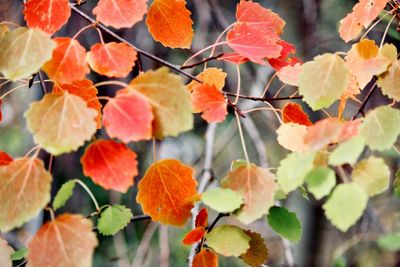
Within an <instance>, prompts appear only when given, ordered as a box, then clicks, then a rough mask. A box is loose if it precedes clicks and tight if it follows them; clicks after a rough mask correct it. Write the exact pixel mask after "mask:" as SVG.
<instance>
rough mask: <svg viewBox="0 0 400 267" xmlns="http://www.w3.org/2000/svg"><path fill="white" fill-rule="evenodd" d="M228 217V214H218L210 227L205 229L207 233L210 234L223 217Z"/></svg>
mask: <svg viewBox="0 0 400 267" xmlns="http://www.w3.org/2000/svg"><path fill="white" fill-rule="evenodd" d="M229 215H230V214H229V213H218V216H217V218H215V220H214V221H213V222H212V223H211V224H210V226H208V227H207V233H209V232H211V231H212V230H213V229H214V227H215V225H216V224H217V222H218V221H219V220H221V219H222V218H223V217H227V216H229Z"/></svg>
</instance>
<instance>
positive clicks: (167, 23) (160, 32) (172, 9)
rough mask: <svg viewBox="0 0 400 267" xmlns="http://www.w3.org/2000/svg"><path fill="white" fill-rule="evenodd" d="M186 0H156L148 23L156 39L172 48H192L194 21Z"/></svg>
mask: <svg viewBox="0 0 400 267" xmlns="http://www.w3.org/2000/svg"><path fill="white" fill-rule="evenodd" d="M190 15H191V13H190V11H189V10H188V9H187V8H186V1H184V0H154V2H153V4H151V6H150V8H149V11H148V13H147V19H146V24H147V27H148V28H149V31H150V34H151V35H152V36H153V38H154V39H155V40H156V41H159V42H161V43H162V44H163V45H164V46H166V47H170V48H190V45H191V43H192V39H193V29H192V24H193V21H192V19H191V18H190Z"/></svg>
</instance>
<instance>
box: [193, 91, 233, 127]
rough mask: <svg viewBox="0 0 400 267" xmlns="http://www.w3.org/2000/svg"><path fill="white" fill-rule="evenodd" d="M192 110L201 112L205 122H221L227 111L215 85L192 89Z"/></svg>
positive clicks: (222, 97)
mask: <svg viewBox="0 0 400 267" xmlns="http://www.w3.org/2000/svg"><path fill="white" fill-rule="evenodd" d="M191 99H192V104H193V108H194V109H195V110H196V109H198V110H200V111H202V112H203V115H202V116H201V117H202V118H203V119H205V120H206V121H207V122H223V121H224V120H225V117H226V115H227V114H228V111H227V103H226V100H225V97H224V95H223V94H222V92H221V91H220V90H218V89H217V88H216V87H215V85H209V84H206V83H203V84H199V85H196V86H194V87H193V92H192V94H191Z"/></svg>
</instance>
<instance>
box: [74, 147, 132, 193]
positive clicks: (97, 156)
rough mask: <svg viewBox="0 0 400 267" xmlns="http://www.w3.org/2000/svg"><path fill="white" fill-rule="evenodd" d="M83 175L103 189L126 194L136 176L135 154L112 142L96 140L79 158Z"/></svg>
mask: <svg viewBox="0 0 400 267" xmlns="http://www.w3.org/2000/svg"><path fill="white" fill-rule="evenodd" d="M81 163H82V167H83V173H84V175H85V176H89V177H90V178H92V180H93V182H95V183H96V184H99V185H100V186H102V187H103V188H105V189H113V190H116V191H119V192H122V193H126V191H127V190H128V188H129V187H131V186H132V185H133V178H134V177H135V176H136V175H137V174H138V169H137V160H136V153H135V152H133V151H132V150H130V149H129V148H128V147H127V146H126V145H125V144H121V143H118V142H116V141H113V140H96V141H94V142H93V143H91V144H90V145H89V146H88V147H87V148H86V150H85V153H84V154H83V156H82V158H81Z"/></svg>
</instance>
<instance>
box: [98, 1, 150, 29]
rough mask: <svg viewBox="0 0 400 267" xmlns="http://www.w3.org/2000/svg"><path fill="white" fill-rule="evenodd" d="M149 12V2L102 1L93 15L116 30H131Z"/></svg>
mask: <svg viewBox="0 0 400 267" xmlns="http://www.w3.org/2000/svg"><path fill="white" fill-rule="evenodd" d="M146 12H147V0H100V1H99V3H98V4H97V6H96V7H95V8H94V9H93V14H94V15H96V19H97V20H98V21H100V22H101V23H103V24H105V25H107V26H112V27H114V28H117V29H118V28H130V27H132V26H133V25H135V24H136V23H137V22H139V21H141V20H142V18H143V16H144V14H146Z"/></svg>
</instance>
